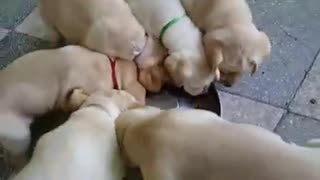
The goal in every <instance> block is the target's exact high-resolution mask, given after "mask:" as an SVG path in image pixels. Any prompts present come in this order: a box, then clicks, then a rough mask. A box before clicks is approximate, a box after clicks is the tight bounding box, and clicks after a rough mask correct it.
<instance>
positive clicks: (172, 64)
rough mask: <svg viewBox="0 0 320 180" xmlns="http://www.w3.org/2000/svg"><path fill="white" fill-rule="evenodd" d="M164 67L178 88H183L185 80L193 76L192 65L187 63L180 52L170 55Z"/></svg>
mask: <svg viewBox="0 0 320 180" xmlns="http://www.w3.org/2000/svg"><path fill="white" fill-rule="evenodd" d="M164 66H165V68H166V70H167V71H168V72H169V74H170V76H171V78H172V79H173V80H174V81H175V83H176V85H178V86H182V84H183V80H184V79H185V78H190V77H191V76H192V68H191V65H190V64H188V62H186V61H185V58H184V56H183V55H182V53H180V52H177V53H172V54H170V55H169V56H168V57H167V58H166V59H165V61H164Z"/></svg>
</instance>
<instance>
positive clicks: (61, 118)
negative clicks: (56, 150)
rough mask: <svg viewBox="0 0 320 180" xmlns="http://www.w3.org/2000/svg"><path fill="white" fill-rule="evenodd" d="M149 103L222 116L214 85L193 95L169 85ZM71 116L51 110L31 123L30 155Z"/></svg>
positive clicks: (132, 173)
mask: <svg viewBox="0 0 320 180" xmlns="http://www.w3.org/2000/svg"><path fill="white" fill-rule="evenodd" d="M147 105H151V106H155V107H159V108H162V109H172V108H197V109H204V110H209V111H212V112H215V113H216V114H217V115H219V116H221V105H220V99H219V95H218V92H217V90H216V88H215V86H214V85H212V86H211V87H210V88H209V92H208V93H207V94H205V95H200V96H191V95H189V94H188V93H186V92H185V91H184V90H183V89H179V88H175V87H172V86H167V87H166V88H165V90H164V91H163V92H162V93H159V94H150V95H148V98H147ZM68 117H69V114H66V113H62V112H51V113H48V114H46V115H44V116H41V117H39V118H36V120H35V121H34V122H33V123H32V124H31V126H30V129H31V137H32V142H31V145H30V148H29V151H28V155H29V157H31V156H32V152H33V150H34V147H35V144H36V142H37V141H38V139H39V138H40V137H41V136H42V135H43V134H45V133H47V132H49V131H51V130H53V129H55V128H56V127H58V126H60V125H61V124H63V123H64V122H65V121H66V120H67V119H68ZM128 177H129V178H126V179H128V180H136V179H142V178H141V175H140V172H139V170H138V169H130V170H129V171H128Z"/></svg>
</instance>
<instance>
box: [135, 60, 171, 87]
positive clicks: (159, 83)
mask: <svg viewBox="0 0 320 180" xmlns="http://www.w3.org/2000/svg"><path fill="white" fill-rule="evenodd" d="M139 81H140V83H141V84H142V85H143V86H144V87H145V88H146V89H147V90H148V91H150V92H154V93H156V92H159V91H160V90H161V89H162V87H163V85H164V84H165V83H166V82H167V81H168V76H167V73H166V71H165V69H164V67H163V65H162V64H159V65H154V66H152V67H150V68H146V69H140V72H139Z"/></svg>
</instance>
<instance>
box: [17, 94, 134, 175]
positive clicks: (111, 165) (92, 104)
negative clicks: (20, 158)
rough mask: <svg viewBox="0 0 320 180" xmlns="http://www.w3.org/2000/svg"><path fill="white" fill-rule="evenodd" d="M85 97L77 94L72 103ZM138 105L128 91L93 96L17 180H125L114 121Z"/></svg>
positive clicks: (45, 141) (49, 137)
mask: <svg viewBox="0 0 320 180" xmlns="http://www.w3.org/2000/svg"><path fill="white" fill-rule="evenodd" d="M85 96H86V95H85V94H82V93H81V92H76V93H73V94H72V95H71V100H75V102H78V101H79V99H83V97H85ZM83 100H84V99H83ZM136 105H138V103H137V101H136V100H135V98H134V97H133V96H131V95H130V94H128V93H126V92H124V91H116V90H113V91H112V92H109V93H106V94H105V93H101V92H97V93H94V94H92V95H91V96H89V97H88V98H87V99H85V101H84V103H83V105H82V106H81V107H80V109H79V110H78V111H76V112H74V113H73V114H71V116H70V118H69V120H68V121H67V122H66V123H64V124H63V125H61V126H60V127H58V128H57V129H55V130H53V131H51V132H49V133H47V134H45V135H43V136H42V137H41V138H40V140H39V141H38V143H37V145H36V148H35V151H34V154H33V157H32V159H31V161H30V163H29V164H28V165H26V166H25V168H24V169H23V170H22V171H21V172H20V173H19V174H18V175H17V176H16V177H14V178H13V179H14V180H37V179H39V180H40V179H48V180H57V179H65V180H81V179H83V180H88V179H94V180H106V179H110V180H122V178H123V177H124V176H125V169H124V164H123V161H122V158H121V156H120V152H119V148H118V144H117V138H116V133H115V127H114V121H115V119H116V117H117V116H118V115H119V113H120V112H122V111H124V110H126V109H128V108H133V107H135V106H136Z"/></svg>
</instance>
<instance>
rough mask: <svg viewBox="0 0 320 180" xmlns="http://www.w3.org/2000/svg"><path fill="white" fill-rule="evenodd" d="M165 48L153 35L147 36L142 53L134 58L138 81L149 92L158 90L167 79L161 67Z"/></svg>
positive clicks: (165, 52)
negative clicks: (137, 69)
mask: <svg viewBox="0 0 320 180" xmlns="http://www.w3.org/2000/svg"><path fill="white" fill-rule="evenodd" d="M166 55H167V50H166V49H165V48H164V47H163V46H162V45H161V44H160V42H159V41H158V40H156V39H155V38H154V37H153V36H149V37H148V39H147V43H146V46H145V48H144V49H143V51H142V53H141V54H140V55H139V56H137V57H136V58H135V62H136V63H137V66H138V68H139V71H140V72H139V81H140V82H141V84H142V85H143V86H144V87H145V88H146V89H147V90H148V91H151V92H159V91H160V90H161V88H162V86H163V84H164V83H165V82H166V81H167V79H168V77H167V73H166V72H165V69H164V67H163V61H164V58H165V57H166Z"/></svg>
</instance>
